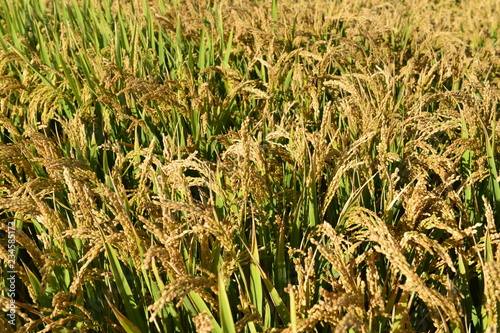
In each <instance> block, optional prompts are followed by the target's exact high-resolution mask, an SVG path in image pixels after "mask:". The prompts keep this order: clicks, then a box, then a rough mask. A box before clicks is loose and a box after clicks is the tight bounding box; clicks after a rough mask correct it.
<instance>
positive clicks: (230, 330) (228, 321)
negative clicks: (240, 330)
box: [218, 271, 236, 333]
mask: <svg viewBox="0 0 500 333" xmlns="http://www.w3.org/2000/svg"><path fill="white" fill-rule="evenodd" d="M218 285H219V313H220V318H221V323H222V331H223V332H224V333H236V327H235V326H234V319H233V314H232V312H231V304H230V303H229V298H228V297H227V293H226V284H225V282H224V277H223V276H222V273H221V272H220V271H219V274H218Z"/></svg>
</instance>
